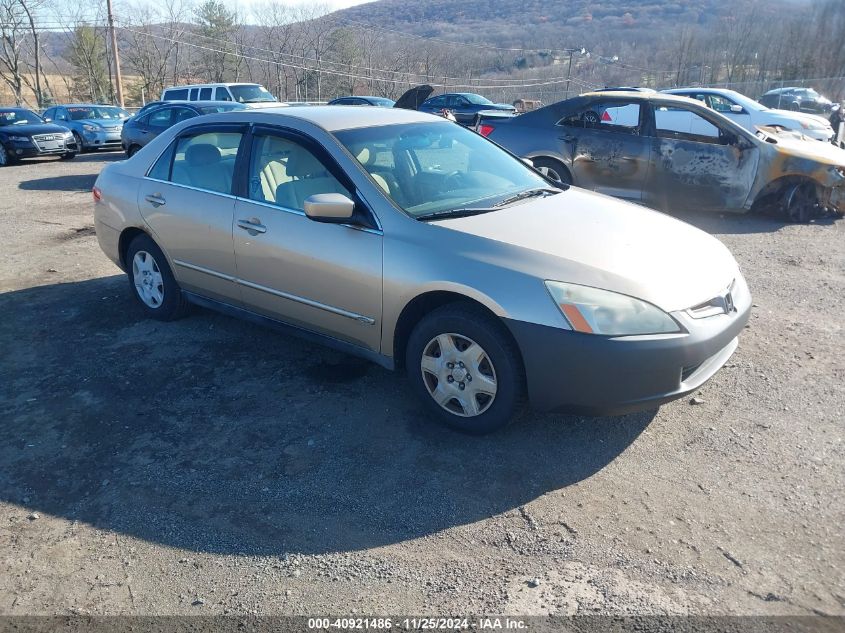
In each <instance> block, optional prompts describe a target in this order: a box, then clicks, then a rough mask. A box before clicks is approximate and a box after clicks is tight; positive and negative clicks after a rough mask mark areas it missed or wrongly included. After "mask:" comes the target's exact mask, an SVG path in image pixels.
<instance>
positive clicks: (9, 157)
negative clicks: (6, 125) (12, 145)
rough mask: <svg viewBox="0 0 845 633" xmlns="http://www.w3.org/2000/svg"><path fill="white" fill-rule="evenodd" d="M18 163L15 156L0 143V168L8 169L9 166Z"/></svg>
mask: <svg viewBox="0 0 845 633" xmlns="http://www.w3.org/2000/svg"><path fill="white" fill-rule="evenodd" d="M15 162H16V160H15V157H14V155H13V154H12V153H11V152H9V150H7V149H6V147H5V146H4V145H3V144H2V143H0V167H6V166H8V165H14V164H15Z"/></svg>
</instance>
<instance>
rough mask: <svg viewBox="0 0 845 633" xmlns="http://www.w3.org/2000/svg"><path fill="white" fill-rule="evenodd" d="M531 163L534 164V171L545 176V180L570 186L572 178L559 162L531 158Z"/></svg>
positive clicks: (549, 159) (550, 159)
mask: <svg viewBox="0 0 845 633" xmlns="http://www.w3.org/2000/svg"><path fill="white" fill-rule="evenodd" d="M531 162H533V163H534V169H536V170H537V171H539V172H540V173H541V174H543V175H544V176H546V178H549V179H551V180H554V181H555V182H559V183H560V184H562V185H571V184H572V176H571V175H570V174H569V170H568V169H567V168H566V167H565V166H564V164H563V163H561V162H560V161H557V160H555V159H554V158H532V159H531Z"/></svg>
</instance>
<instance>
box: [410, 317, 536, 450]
mask: <svg viewBox="0 0 845 633" xmlns="http://www.w3.org/2000/svg"><path fill="white" fill-rule="evenodd" d="M405 366H406V370H407V373H408V378H409V380H410V381H411V385H412V387H413V389H414V391H416V393H417V395H418V396H419V397H420V398H421V399H422V401H423V403H424V405H425V406H426V407H427V409H428V410H429V412H430V413H431V414H432V415H433V416H434V417H436V418H437V419H438V420H439V421H440V422H442V423H444V424H446V425H448V426H450V427H452V428H453V429H455V430H457V431H461V432H463V433H469V434H473V435H482V434H485V433H492V432H493V431H496V430H498V429H500V428H502V427H504V426H506V425H507V424H508V423H509V422H510V421H511V419H512V418H513V415H514V412H515V411H516V408H517V405H518V403H519V401H520V399H521V396H522V391H523V387H522V385H523V370H522V361H521V358H520V355H519V352H518V350H517V348H516V345H515V343H514V342H513V340H512V339H511V337H510V335H509V333H508V331H507V329H506V328H505V326H504V325H503V324H502V323H501V322H499V321H498V320H497V319H495V318H494V317H491V316H490V315H489V314H487V313H486V312H485V311H483V310H482V309H480V308H476V307H475V306H472V305H470V304H462V303H453V304H448V305H445V306H442V307H440V308H438V309H436V310H434V311H433V312H431V313H429V314H427V315H426V316H425V317H423V319H422V320H421V321H420V322H419V323H418V324H417V325H416V327H415V328H414V330H413V332H411V336H410V337H409V339H408V345H407V348H406V352H405Z"/></svg>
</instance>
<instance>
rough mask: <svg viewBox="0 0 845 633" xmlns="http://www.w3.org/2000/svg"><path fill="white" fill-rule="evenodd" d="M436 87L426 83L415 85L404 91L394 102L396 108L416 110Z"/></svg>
mask: <svg viewBox="0 0 845 633" xmlns="http://www.w3.org/2000/svg"><path fill="white" fill-rule="evenodd" d="M432 92H434V88H433V87H431V86H429V85H427V84H425V85H422V86H414V87H413V88H410V89H409V90H406V91H405V92H403V93H402V96H401V97H399V98H398V99H397V100H396V103H394V104H393V107H394V108H402V109H404V110H416V109H418V108H419V107H420V104H422V102H423V101H425V100H426V99H428V97H429V96H430V95H431V93H432Z"/></svg>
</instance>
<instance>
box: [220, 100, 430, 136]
mask: <svg viewBox="0 0 845 633" xmlns="http://www.w3.org/2000/svg"><path fill="white" fill-rule="evenodd" d="M207 116H211V117H221V118H220V120H221V121H222V120H224V119H223V118H222V117H226V118H227V120H231V117H233V116H238V117H244V119H245V120H247V121H254V122H257V123H267V124H273V123H275V122H276V121H274V119H280V118H283V117H290V118H295V119H299V120H302V121H308V122H309V123H313V124H314V125H316V126H318V127H321V128H323V129H324V130H326V131H327V132H337V131H340V130H350V129H354V128H366V127H376V126H379V125H395V124H401V123H432V122H437V121H441V122H442V121H443V120H444V119H443V118H442V117H438V116H434V115H433V114H425V113H424V112H417V111H416V110H404V109H402V108H396V109H393V108H350V107H348V106H330V105H325V106H302V107H299V108H286V107H280V108H275V107H274V108H261V109H260V110H253V109H249V110H238V111H237V114H236V115H233V114H232V113H230V112H226V113H220V114H212V115H207Z"/></svg>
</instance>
